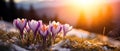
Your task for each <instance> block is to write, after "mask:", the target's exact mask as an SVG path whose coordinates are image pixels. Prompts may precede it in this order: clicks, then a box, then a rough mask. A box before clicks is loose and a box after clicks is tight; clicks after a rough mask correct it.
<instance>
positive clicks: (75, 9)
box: [0, 0, 120, 34]
mask: <svg viewBox="0 0 120 51" xmlns="http://www.w3.org/2000/svg"><path fill="white" fill-rule="evenodd" d="M119 9H120V1H119V0H0V19H2V20H4V21H8V22H12V21H13V19H16V18H27V19H28V20H31V19H35V20H43V22H44V23H46V24H48V23H49V21H53V20H55V21H59V22H61V23H68V24H70V25H72V26H74V27H75V28H78V29H79V28H80V29H84V30H87V31H90V32H96V33H103V30H104V29H105V33H106V34H107V33H108V32H110V31H111V30H114V29H115V28H118V27H120V10H119ZM119 30H120V29H119Z"/></svg>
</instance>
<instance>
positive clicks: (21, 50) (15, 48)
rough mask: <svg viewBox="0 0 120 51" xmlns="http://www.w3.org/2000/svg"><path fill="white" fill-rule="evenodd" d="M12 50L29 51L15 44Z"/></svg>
mask: <svg viewBox="0 0 120 51" xmlns="http://www.w3.org/2000/svg"><path fill="white" fill-rule="evenodd" d="M12 48H13V49H14V51H28V50H26V49H24V48H21V47H19V46H17V45H15V44H12ZM13 49H12V50H13Z"/></svg>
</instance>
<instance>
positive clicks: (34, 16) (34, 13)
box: [26, 4, 40, 20]
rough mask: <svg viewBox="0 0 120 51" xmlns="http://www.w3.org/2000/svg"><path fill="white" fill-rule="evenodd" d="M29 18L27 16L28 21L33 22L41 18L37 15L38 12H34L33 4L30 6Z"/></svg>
mask: <svg viewBox="0 0 120 51" xmlns="http://www.w3.org/2000/svg"><path fill="white" fill-rule="evenodd" d="M27 15H28V16H26V18H27V19H29V20H31V19H35V20H39V19H40V18H39V16H38V15H37V14H36V11H35V10H34V8H33V6H32V4H31V5H30V10H29V11H28V14H27Z"/></svg>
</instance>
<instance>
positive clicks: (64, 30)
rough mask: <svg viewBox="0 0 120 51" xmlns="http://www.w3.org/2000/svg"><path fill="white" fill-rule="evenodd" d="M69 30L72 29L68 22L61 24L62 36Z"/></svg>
mask: <svg viewBox="0 0 120 51" xmlns="http://www.w3.org/2000/svg"><path fill="white" fill-rule="evenodd" d="M70 30H72V26H70V25H69V24H64V25H63V33H64V36H66V34H67V32H69V31H70Z"/></svg>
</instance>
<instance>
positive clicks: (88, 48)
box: [0, 30, 120, 51]
mask: <svg viewBox="0 0 120 51" xmlns="http://www.w3.org/2000/svg"><path fill="white" fill-rule="evenodd" d="M13 37H16V38H17V39H19V41H17V45H19V46H21V47H23V48H26V46H29V45H31V44H34V45H35V44H40V45H41V44H42V38H41V36H40V35H39V34H37V37H36V39H34V38H33V33H32V32H30V33H25V37H24V39H21V37H20V34H19V33H17V32H9V33H6V32H5V31H2V30H0V40H2V41H3V42H7V43H13V44H16V41H15V40H13V39H12V38H13ZM62 39H63V38H62V37H60V36H57V38H56V40H55V44H56V43H58V42H59V41H61V40H62ZM67 39H68V40H69V43H65V44H64V45H63V46H62V47H63V48H70V49H71V51H120V48H117V47H112V46H111V45H110V44H109V42H103V41H100V40H98V39H97V37H96V38H94V39H87V38H86V39H85V38H79V37H76V36H66V38H65V39H64V40H67ZM51 45H52V42H51V36H50V35H49V36H48V38H47V42H46V49H47V48H49V47H50V46H51ZM104 48H107V50H105V49H104ZM26 49H27V48H26ZM33 50H35V49H33Z"/></svg>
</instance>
